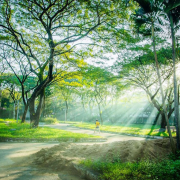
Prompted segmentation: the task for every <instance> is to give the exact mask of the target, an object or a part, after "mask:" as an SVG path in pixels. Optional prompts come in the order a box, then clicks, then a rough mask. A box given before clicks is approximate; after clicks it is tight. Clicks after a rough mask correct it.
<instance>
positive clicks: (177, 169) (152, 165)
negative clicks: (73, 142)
mask: <svg viewBox="0 0 180 180" xmlns="http://www.w3.org/2000/svg"><path fill="white" fill-rule="evenodd" d="M81 164H83V165H84V166H85V167H88V168H92V169H93V170H94V171H96V172H98V173H99V179H103V180H125V179H136V180H148V179H149V180H152V179H159V180H164V179H166V180H177V179H180V160H175V161H173V160H171V159H169V160H167V159H166V160H162V161H161V162H155V161H150V160H143V161H140V162H134V163H133V162H126V163H122V162H118V161H117V162H110V161H109V162H108V161H104V162H103V161H100V160H97V161H91V160H85V161H82V162H81Z"/></svg>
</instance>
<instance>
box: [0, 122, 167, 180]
mask: <svg viewBox="0 0 180 180" xmlns="http://www.w3.org/2000/svg"><path fill="white" fill-rule="evenodd" d="M54 127H56V128H61V129H66V130H69V131H72V132H79V133H87V134H92V133H93V131H91V130H82V129H78V128H73V127H70V126H67V125H65V124H64V125H62V124H61V125H56V126H54ZM100 135H101V136H103V137H105V138H107V141H104V142H81V143H71V142H62V143H1V144H0V159H1V162H0V168H1V170H0V179H2V180H12V179H16V180H24V179H27V180H28V179H29V180H30V179H35V180H43V179H44V180H51V179H52V180H56V179H59V180H71V179H72V180H83V179H87V177H86V178H85V177H84V176H82V174H81V173H80V171H77V169H78V168H77V164H78V163H79V161H80V160H82V159H87V158H88V159H103V160H104V159H106V158H109V159H111V160H113V158H119V159H120V160H121V161H137V160H140V159H144V158H150V159H152V158H153V159H157V160H158V159H161V158H164V157H167V154H169V153H170V144H169V139H145V138H140V137H131V136H122V135H118V134H112V133H101V134H100ZM75 167H76V168H75ZM81 172H82V171H81ZM91 179H93V178H91Z"/></svg>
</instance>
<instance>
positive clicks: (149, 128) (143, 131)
mask: <svg viewBox="0 0 180 180" xmlns="http://www.w3.org/2000/svg"><path fill="white" fill-rule="evenodd" d="M67 123H69V122H67ZM71 124H72V125H73V126H75V127H80V128H87V129H94V128H95V124H90V123H77V122H76V123H74V124H73V123H72V122H71ZM159 128H160V126H158V125H144V124H129V125H126V124H121V125H103V126H100V129H101V131H107V132H115V133H121V134H133V135H149V136H163V137H168V136H169V135H168V133H167V132H159ZM172 136H173V137H175V136H176V132H172Z"/></svg>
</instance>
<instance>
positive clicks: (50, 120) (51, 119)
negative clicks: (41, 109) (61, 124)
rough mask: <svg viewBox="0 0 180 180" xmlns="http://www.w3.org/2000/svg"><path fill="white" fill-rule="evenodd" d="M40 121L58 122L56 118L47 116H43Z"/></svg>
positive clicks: (47, 122)
mask: <svg viewBox="0 0 180 180" xmlns="http://www.w3.org/2000/svg"><path fill="white" fill-rule="evenodd" d="M40 122H45V123H46V124H56V123H58V120H57V119H56V118H52V117H46V118H41V119H40Z"/></svg>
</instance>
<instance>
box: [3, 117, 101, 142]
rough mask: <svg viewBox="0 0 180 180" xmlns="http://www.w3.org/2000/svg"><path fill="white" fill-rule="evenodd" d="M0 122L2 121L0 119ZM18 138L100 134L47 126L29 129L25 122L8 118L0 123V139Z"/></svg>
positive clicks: (27, 139) (52, 138) (51, 138)
mask: <svg viewBox="0 0 180 180" xmlns="http://www.w3.org/2000/svg"><path fill="white" fill-rule="evenodd" d="M1 122H4V121H2V120H1ZM9 138H10V139H14V140H17V139H20V140H23V141H31V140H36V141H39V142H41V141H42V142H43V141H51V140H56V141H68V140H70V141H71V140H72V141H73V140H74V141H78V140H80V139H89V138H90V139H91V138H93V139H94V138H100V136H93V135H87V134H80V133H72V132H68V131H64V130H59V129H53V128H49V127H43V128H42V127H39V128H36V129H32V128H31V129H30V126H29V124H27V123H23V124H21V123H15V122H13V120H8V123H7V124H5V123H0V139H9Z"/></svg>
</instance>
